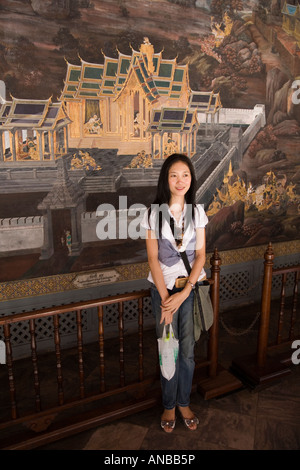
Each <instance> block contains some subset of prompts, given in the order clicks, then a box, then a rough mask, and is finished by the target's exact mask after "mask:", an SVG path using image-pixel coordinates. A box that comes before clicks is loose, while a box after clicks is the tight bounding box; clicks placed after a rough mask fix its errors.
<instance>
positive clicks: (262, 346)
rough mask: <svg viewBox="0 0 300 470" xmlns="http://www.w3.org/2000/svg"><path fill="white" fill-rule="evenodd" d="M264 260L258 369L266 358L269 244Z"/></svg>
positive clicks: (270, 262) (268, 318) (269, 273)
mask: <svg viewBox="0 0 300 470" xmlns="http://www.w3.org/2000/svg"><path fill="white" fill-rule="evenodd" d="M264 258H265V261H264V278H263V286H262V297H261V311H260V327H259V334H258V344H257V365H258V366H259V367H264V365H265V363H266V357H267V346H268V335H269V323H270V306H271V291H272V272H273V261H274V253H273V248H272V244H271V243H269V246H268V248H267V250H266V252H265V256H264Z"/></svg>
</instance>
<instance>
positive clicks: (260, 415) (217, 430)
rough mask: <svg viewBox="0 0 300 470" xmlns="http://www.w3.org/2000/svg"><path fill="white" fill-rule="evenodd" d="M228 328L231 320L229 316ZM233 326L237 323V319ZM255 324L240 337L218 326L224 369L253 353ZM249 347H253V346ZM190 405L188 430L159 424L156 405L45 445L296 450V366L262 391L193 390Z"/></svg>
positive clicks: (243, 321)
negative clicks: (218, 393) (206, 395)
mask: <svg viewBox="0 0 300 470" xmlns="http://www.w3.org/2000/svg"><path fill="white" fill-rule="evenodd" d="M255 309H256V306H253V307H251V308H248V310H247V309H245V310H244V313H243V315H242V314H240V320H239V321H240V325H239V327H240V328H241V330H243V329H244V330H245V329H247V326H248V325H249V324H250V323H251V320H252V319H253V318H254V315H255V313H256V312H255ZM225 318H226V321H227V326H228V324H229V323H231V324H232V318H234V317H230V315H227V316H226V317H225ZM234 323H235V325H234V326H235V327H236V323H237V322H236V321H235V322H234ZM257 329H258V322H257V323H256V325H254V327H253V328H252V329H251V330H250V331H249V332H248V333H247V334H245V335H239V334H237V331H236V330H235V331H234V333H235V334H229V333H228V331H226V329H224V328H223V327H222V325H221V326H220V349H219V357H220V362H221V363H222V365H224V366H225V367H227V366H229V365H230V363H231V360H232V359H233V358H234V357H236V356H237V355H240V354H243V352H244V351H248V352H249V350H250V352H252V351H255V345H256V340H257ZM253 348H254V349H253ZM191 407H192V409H193V410H194V412H195V413H196V415H197V416H198V418H199V421H200V424H199V426H198V429H197V430H196V431H194V432H191V431H189V430H188V429H187V428H186V427H185V426H184V423H183V422H182V420H181V419H180V418H179V417H178V418H177V422H176V427H175V429H174V431H173V433H171V434H166V433H164V432H163V431H162V429H161V428H160V415H161V412H162V409H161V408H160V407H157V408H154V409H153V408H152V409H148V410H146V411H143V412H140V413H137V414H135V415H132V416H130V417H126V418H123V419H121V420H118V421H115V422H113V423H111V424H106V425H102V426H100V427H98V428H95V429H92V430H89V431H86V432H83V433H80V434H78V435H76V436H73V437H70V438H66V439H64V440H61V441H57V442H54V443H52V444H48V445H46V446H44V447H42V448H41V449H45V450H46V449H48V450H54V449H58V450H75V449H78V450H81V449H82V450H115V451H118V450H119V451H125V450H190V451H195V450H233V449H235V450H299V449H300V365H299V366H298V367H297V366H294V367H293V369H292V371H291V374H290V375H288V376H287V377H285V378H282V379H280V380H279V381H277V382H275V383H272V385H269V386H268V387H267V388H264V389H261V390H250V389H248V388H242V389H241V390H239V391H236V392H234V393H232V394H229V395H227V396H223V397H220V398H215V399H211V400H204V399H203V397H202V396H201V395H200V394H199V393H197V392H195V393H193V394H192V398H191Z"/></svg>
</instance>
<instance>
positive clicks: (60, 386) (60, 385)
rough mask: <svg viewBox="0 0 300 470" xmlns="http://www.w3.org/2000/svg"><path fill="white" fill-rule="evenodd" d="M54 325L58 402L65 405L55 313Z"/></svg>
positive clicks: (57, 323)
mask: <svg viewBox="0 0 300 470" xmlns="http://www.w3.org/2000/svg"><path fill="white" fill-rule="evenodd" d="M53 325H54V344H55V354H56V370H57V385H58V404H59V405H63V403H64V392H63V375H62V365H61V353H60V334H59V318H58V315H53Z"/></svg>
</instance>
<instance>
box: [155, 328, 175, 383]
mask: <svg viewBox="0 0 300 470" xmlns="http://www.w3.org/2000/svg"><path fill="white" fill-rule="evenodd" d="M157 341H158V354H159V364H160V370H161V373H162V375H163V377H165V378H166V379H167V380H171V378H172V377H173V375H174V374H175V368H176V360H177V356H178V339H176V338H175V336H174V332H173V328H172V325H171V324H170V325H165V326H164V330H163V335H162V337H161V338H159V339H158V340H157Z"/></svg>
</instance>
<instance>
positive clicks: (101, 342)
mask: <svg viewBox="0 0 300 470" xmlns="http://www.w3.org/2000/svg"><path fill="white" fill-rule="evenodd" d="M98 334H99V364H100V392H105V362H104V327H103V305H99V307H98Z"/></svg>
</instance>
